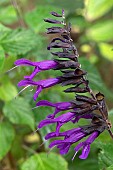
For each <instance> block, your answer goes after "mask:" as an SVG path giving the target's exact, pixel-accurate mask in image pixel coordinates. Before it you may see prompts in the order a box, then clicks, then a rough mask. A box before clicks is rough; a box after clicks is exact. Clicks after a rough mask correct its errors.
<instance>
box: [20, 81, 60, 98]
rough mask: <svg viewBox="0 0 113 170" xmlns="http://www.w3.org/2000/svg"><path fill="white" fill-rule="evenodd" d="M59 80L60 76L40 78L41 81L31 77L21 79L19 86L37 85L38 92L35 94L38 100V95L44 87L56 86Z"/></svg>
mask: <svg viewBox="0 0 113 170" xmlns="http://www.w3.org/2000/svg"><path fill="white" fill-rule="evenodd" d="M59 82H60V79H58V78H50V79H46V80H39V81H32V80H30V79H29V80H21V81H20V82H19V83H18V86H27V85H32V86H37V90H36V93H35V94H34V100H36V98H37V97H38V95H39V94H40V92H41V91H42V90H43V89H44V88H48V87H51V86H54V85H55V84H58V83H59Z"/></svg>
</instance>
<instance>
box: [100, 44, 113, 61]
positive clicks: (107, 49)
mask: <svg viewBox="0 0 113 170" xmlns="http://www.w3.org/2000/svg"><path fill="white" fill-rule="evenodd" d="M112 48H113V45H110V44H106V43H100V44H99V49H100V52H101V54H102V55H103V57H105V58H106V59H108V60H110V61H113V51H112Z"/></svg>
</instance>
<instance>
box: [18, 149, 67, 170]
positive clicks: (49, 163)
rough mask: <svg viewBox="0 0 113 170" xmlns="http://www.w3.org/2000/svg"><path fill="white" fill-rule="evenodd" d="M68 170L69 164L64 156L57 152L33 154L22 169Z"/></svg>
mask: <svg viewBox="0 0 113 170" xmlns="http://www.w3.org/2000/svg"><path fill="white" fill-rule="evenodd" d="M31 167H32V170H58V169H61V170H68V164H67V162H66V161H65V159H64V158H62V157H61V156H60V155H58V154H55V153H52V152H51V153H50V154H49V155H48V157H47V153H40V154H36V155H33V156H31V157H30V158H29V159H27V160H26V161H25V162H24V163H23V165H22V166H21V170H30V169H31Z"/></svg>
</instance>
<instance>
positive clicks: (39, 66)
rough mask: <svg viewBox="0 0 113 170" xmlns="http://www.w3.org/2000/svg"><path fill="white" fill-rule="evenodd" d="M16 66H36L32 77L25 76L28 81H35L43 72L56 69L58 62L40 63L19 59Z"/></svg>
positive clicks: (46, 61)
mask: <svg viewBox="0 0 113 170" xmlns="http://www.w3.org/2000/svg"><path fill="white" fill-rule="evenodd" d="M15 65H18V66H19V65H28V66H35V69H34V71H33V73H32V74H31V75H30V76H24V78H26V79H33V78H34V77H35V75H36V74H37V73H39V72H40V71H43V70H50V69H54V68H55V67H56V66H57V62H55V61H54V60H45V61H39V62H32V61H30V60H27V59H24V58H23V59H19V60H17V61H16V62H15Z"/></svg>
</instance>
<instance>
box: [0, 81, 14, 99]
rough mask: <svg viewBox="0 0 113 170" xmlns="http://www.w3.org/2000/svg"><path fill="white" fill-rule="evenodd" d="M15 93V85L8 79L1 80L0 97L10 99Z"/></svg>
mask: <svg viewBox="0 0 113 170" xmlns="http://www.w3.org/2000/svg"><path fill="white" fill-rule="evenodd" d="M16 95H17V89H16V87H15V86H14V85H13V84H12V83H11V82H10V81H2V83H1V84H0V99H1V100H3V101H10V100H12V99H14V97H15V96H16Z"/></svg>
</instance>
